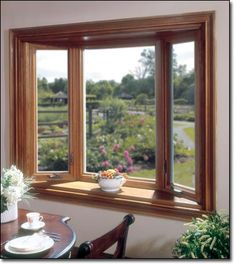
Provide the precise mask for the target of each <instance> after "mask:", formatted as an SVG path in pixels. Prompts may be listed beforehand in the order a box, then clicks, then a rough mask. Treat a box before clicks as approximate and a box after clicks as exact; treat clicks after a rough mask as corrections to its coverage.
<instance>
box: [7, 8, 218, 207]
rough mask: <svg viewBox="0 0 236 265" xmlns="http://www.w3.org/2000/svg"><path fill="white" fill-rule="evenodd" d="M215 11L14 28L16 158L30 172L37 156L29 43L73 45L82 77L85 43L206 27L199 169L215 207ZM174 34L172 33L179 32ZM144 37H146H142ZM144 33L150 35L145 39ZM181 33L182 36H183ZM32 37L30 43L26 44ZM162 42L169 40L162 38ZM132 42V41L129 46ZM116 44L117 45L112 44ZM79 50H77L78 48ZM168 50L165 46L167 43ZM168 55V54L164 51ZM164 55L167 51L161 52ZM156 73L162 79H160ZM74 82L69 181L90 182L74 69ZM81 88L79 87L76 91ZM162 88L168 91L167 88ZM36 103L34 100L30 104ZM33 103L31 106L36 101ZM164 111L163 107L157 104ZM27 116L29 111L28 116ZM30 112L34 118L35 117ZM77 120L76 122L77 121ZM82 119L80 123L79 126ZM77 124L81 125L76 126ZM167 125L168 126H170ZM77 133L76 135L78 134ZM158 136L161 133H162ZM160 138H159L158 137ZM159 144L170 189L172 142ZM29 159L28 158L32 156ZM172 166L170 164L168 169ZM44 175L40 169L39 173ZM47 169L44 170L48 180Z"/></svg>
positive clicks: (206, 202)
mask: <svg viewBox="0 0 236 265" xmlns="http://www.w3.org/2000/svg"><path fill="white" fill-rule="evenodd" d="M213 16H214V12H201V13H188V14H183V15H175V16H162V17H149V18H135V19H125V20H116V21H99V22H86V23H76V24H69V25H58V26H45V27H35V28H24V29H12V30H11V31H10V42H11V43H10V71H11V80H10V89H11V91H10V102H11V103H12V104H11V105H10V106H11V107H10V113H11V115H12V119H11V125H10V129H11V145H10V146H11V150H10V152H11V154H10V157H11V163H14V164H16V165H17V166H18V167H19V168H21V169H22V170H23V171H24V172H29V171H28V170H29V168H30V167H31V163H30V161H31V162H32V159H33V157H31V155H30V154H31V153H30V151H29V150H28V149H29V148H30V147H31V144H32V142H31V141H29V142H28V144H25V141H26V140H27V139H26V136H27V135H28V136H29V135H30V133H29V128H27V129H26V127H27V126H28V125H29V124H31V122H32V120H33V118H32V117H31V116H29V115H28V113H27V111H28V109H27V107H26V105H25V104H28V100H29V98H30V97H29V95H31V94H30V92H29V91H27V87H30V86H32V79H30V77H29V76H27V75H28V73H29V72H30V71H28V70H29V68H30V65H31V66H33V65H34V62H33V61H31V60H30V58H29V57H30V56H29V47H30V46H31V45H32V46H33V45H39V46H40V47H43V46H45V47H52V46H53V47H54V48H55V49H57V48H60V47H63V48H68V49H69V54H70V58H71V62H70V63H69V72H73V71H78V72H77V73H80V75H79V76H82V50H83V48H84V47H95V46H100V45H102V44H101V43H103V42H104V43H105V45H110V44H111V40H112V39H113V40H116V42H117V44H119V45H125V43H126V40H125V39H126V38H131V40H136V41H137V42H138V43H137V45H139V44H140V45H141V44H142V43H145V42H146V41H147V43H149V42H150V43H152V41H153V40H154V39H155V41H157V40H159V39H160V38H162V37H163V36H166V38H167V40H168V39H169V40H171V39H172V37H171V34H170V32H171V31H172V33H173V34H174V35H177V33H178V35H179V36H180V37H181V38H182V39H183V38H184V32H186V33H187V35H188V38H189V37H190V35H191V32H190V31H193V32H196V31H199V30H200V31H201V32H202V34H201V47H204V52H201V53H200V56H199V58H200V59H199V60H201V62H204V66H205V68H204V67H203V68H201V69H199V75H200V77H201V78H202V79H203V80H204V82H205V83H204V86H201V93H202V97H201V100H202V104H203V105H201V107H199V112H200V113H199V117H200V118H203V119H204V121H203V122H202V123H201V125H202V128H201V129H202V132H201V131H198V134H199V142H201V147H200V149H199V157H200V158H199V159H201V161H200V169H199V175H200V180H199V185H200V186H201V187H200V188H199V194H200V195H199V196H200V197H201V198H200V199H199V201H200V202H201V205H202V207H203V209H206V210H212V209H214V206H215V198H214V173H215V172H214V166H215V161H214V142H215V139H214V137H215V136H214V93H213V85H214V82H213V55H214V54H213V49H212V47H213ZM174 35H173V36H174ZM142 37H143V39H144V40H143V42H142V40H141V39H142ZM145 38H147V39H146V40H145ZM181 38H180V40H181ZM27 42H28V43H27ZM76 43H77V44H79V45H80V47H79V48H78V47H76V48H74V45H75V44H76ZM161 43H162V44H159V45H160V47H163V45H164V46H165V45H166V44H165V43H163V41H162V42H161ZM130 44H131V42H129V41H127V45H128V46H129V45H130ZM113 47H114V46H113ZM76 49H77V50H76ZM165 49H166V48H165ZM165 54H166V53H165ZM161 56H163V55H161ZM166 59H168V57H166V55H164V57H163V58H162V61H163V64H165V60H166ZM163 64H162V66H160V65H159V67H160V68H161V69H162V70H161V71H162V73H163V76H164V77H162V79H160V80H159V81H158V82H159V83H158V84H159V85H164V87H166V86H167V82H168V78H167V75H166V71H167V69H166V68H167V66H163ZM158 78H159V77H158V76H157V80H158ZM69 86H70V90H71V92H70V93H71V94H70V95H69V100H70V103H72V105H74V104H76V106H72V107H71V108H70V110H69V112H70V114H69V115H70V122H71V121H72V123H73V125H71V132H70V136H71V137H72V138H73V140H75V141H78V143H79V144H78V146H77V147H76V146H74V145H73V146H72V145H70V152H72V153H73V155H74V159H75V160H74V163H73V167H74V168H73V170H72V171H71V172H72V175H73V176H72V175H71V177H70V178H69V177H68V180H69V179H70V180H73V179H75V178H76V177H77V178H79V179H81V180H84V179H86V181H88V179H89V177H90V176H89V175H88V174H85V172H84V164H83V163H84V161H83V155H82V152H83V151H82V150H83V135H82V133H81V132H82V131H83V129H84V117H83V113H82V111H80V110H81V109H82V108H83V107H82V106H83V104H84V103H83V97H84V95H83V89H82V87H83V80H82V78H79V77H78V78H76V77H74V74H70V73H69ZM74 89H78V91H73V92H72V90H74ZM162 93H163V92H162ZM167 96H168V95H166V94H164V95H162V94H161V98H162V99H163V100H164V101H163V102H162V103H161V104H164V106H163V105H161V104H160V105H159V106H157V108H160V110H163V111H164V118H162V124H163V123H165V128H168V127H166V126H167V124H168V116H167V114H166V111H165V110H164V108H165V106H167V102H166V100H167ZM30 106H31V105H30ZM31 108H32V106H31ZM158 110H159V109H158ZM27 115H28V116H27ZM75 115H77V118H78V120H77V123H75ZM30 117H31V118H30ZM74 124H75V125H74ZM76 124H77V125H76ZM76 126H77V127H76ZM165 130H166V129H165ZM75 134H77V135H75ZM158 137H159V136H158ZM160 137H161V139H163V140H164V142H165V143H166V141H167V139H168V136H167V131H165V132H164V134H163V133H162V134H161V136H160ZM157 141H158V140H157ZM158 145H159V147H160V154H161V155H160V158H157V165H158V168H159V169H160V172H158V178H159V182H158V185H159V189H162V190H166V192H168V191H170V190H169V189H168V185H169V179H168V177H167V176H163V174H161V172H162V173H163V161H164V160H166V159H167V158H168V157H167V155H168V154H169V153H168V152H169V151H168V150H169V149H168V147H167V145H165V146H164V145H163V143H158V142H157V146H158ZM28 158H29V160H28ZM168 170H169V171H170V169H168ZM35 175H39V174H35ZM45 176H47V174H44V175H40V178H41V179H43V178H45ZM51 183H55V181H49V185H50V184H51ZM127 185H130V186H132V185H133V186H135V187H140V186H142V185H144V186H143V188H144V189H148V188H152V187H155V185H156V184H155V183H153V182H148V181H146V182H145V181H137V180H129V181H128V183H127Z"/></svg>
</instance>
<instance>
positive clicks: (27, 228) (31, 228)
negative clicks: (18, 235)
mask: <svg viewBox="0 0 236 265" xmlns="http://www.w3.org/2000/svg"><path fill="white" fill-rule="evenodd" d="M44 226H45V223H44V222H41V221H39V222H38V223H37V225H35V226H32V225H30V224H29V223H28V222H26V223H23V224H22V225H21V228H23V229H26V230H32V231H36V230H39V229H40V228H42V227H44Z"/></svg>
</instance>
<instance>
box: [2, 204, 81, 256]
mask: <svg viewBox="0 0 236 265" xmlns="http://www.w3.org/2000/svg"><path fill="white" fill-rule="evenodd" d="M29 212H32V211H29V210H25V209H18V218H17V219H16V220H14V221H10V222H7V223H1V258H2V259H9V258H11V259H27V258H30V259H35V258H37V259H38V258H40V259H63V258H69V257H70V253H71V251H72V249H73V247H74V245H75V242H76V234H75V232H74V231H73V229H72V228H71V226H70V225H69V224H68V221H69V220H70V219H71V218H70V217H67V216H61V215H56V214H52V213H46V212H40V215H41V216H43V222H42V223H43V227H40V228H39V229H38V230H36V231H35V229H33V230H31V229H26V228H27V227H25V224H27V218H26V214H27V213H29ZM31 235H36V236H37V235H45V236H46V237H45V239H46V238H47V239H48V240H50V244H49V246H48V248H47V247H45V249H44V248H42V251H38V252H37V251H34V252H33V251H32V252H29V253H27V252H22V253H18V252H14V251H9V250H8V248H7V246H8V244H9V242H10V241H11V240H13V239H19V237H25V238H26V237H27V236H31ZM45 244H46V243H45Z"/></svg>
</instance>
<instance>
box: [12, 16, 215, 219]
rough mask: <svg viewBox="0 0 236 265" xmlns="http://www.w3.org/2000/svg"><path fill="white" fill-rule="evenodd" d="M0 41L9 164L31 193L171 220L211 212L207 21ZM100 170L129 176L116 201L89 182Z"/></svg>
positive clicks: (28, 33)
mask: <svg viewBox="0 0 236 265" xmlns="http://www.w3.org/2000/svg"><path fill="white" fill-rule="evenodd" d="M10 40H11V47H10V48H11V49H10V67H11V69H10V70H11V90H10V91H11V104H10V106H11V107H10V111H11V117H12V119H11V121H12V122H11V137H10V139H11V163H15V164H17V166H18V167H20V168H21V169H22V170H23V171H24V172H25V174H26V175H32V176H34V177H35V188H36V189H37V190H38V191H39V193H41V194H44V195H45V194H48V196H54V198H59V197H61V196H63V197H64V198H70V199H72V198H74V199H73V200H74V201H76V199H77V198H79V199H80V201H81V202H84V203H94V201H96V202H97V203H98V204H101V206H103V207H112V208H121V209H126V210H133V211H136V212H140V213H145V214H157V215H166V216H171V217H177V218H186V217H188V216H192V215H194V214H195V215H198V214H200V213H202V212H205V211H212V210H214V91H213V13H211V12H206V13H192V14H185V15H178V16H164V17H151V18H140V19H128V20H118V21H104V22H90V23H78V24H70V25H58V26H46V27H36V28H24V29H13V30H11V32H10ZM128 67H130V68H128ZM111 167H116V168H118V169H120V170H121V171H125V172H127V173H128V174H129V179H128V181H127V183H126V185H125V187H123V189H122V192H120V193H118V194H108V193H104V192H101V191H99V189H98V187H97V186H96V184H95V183H94V181H93V180H92V178H91V176H92V175H93V174H94V173H96V172H98V171H99V170H103V169H106V168H111Z"/></svg>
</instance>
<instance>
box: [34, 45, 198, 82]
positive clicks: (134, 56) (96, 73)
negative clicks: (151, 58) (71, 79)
mask: <svg viewBox="0 0 236 265" xmlns="http://www.w3.org/2000/svg"><path fill="white" fill-rule="evenodd" d="M145 48H146V49H147V48H152V49H153V48H154V46H153V47H150V46H149V47H132V48H115V49H96V50H95V49H92V50H85V51H84V69H85V70H84V73H85V78H86V80H88V79H92V80H93V81H95V82H97V81H99V80H115V81H117V82H120V81H121V79H122V77H123V76H125V75H126V74H129V73H133V72H134V71H135V68H136V67H137V66H138V65H139V59H140V58H141V55H140V54H141V52H142V51H143V49H145ZM174 50H175V53H176V55H177V62H178V64H186V65H187V70H188V71H189V70H191V69H193V65H194V62H193V57H192V55H193V52H194V45H193V42H190V43H181V44H175V45H174ZM114 51H115V52H114ZM36 61H37V76H38V77H40V78H42V77H46V78H47V80H48V81H49V82H53V80H54V79H55V78H60V77H63V78H67V75H68V71H67V51H66V50H38V51H37V59H36Z"/></svg>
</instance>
